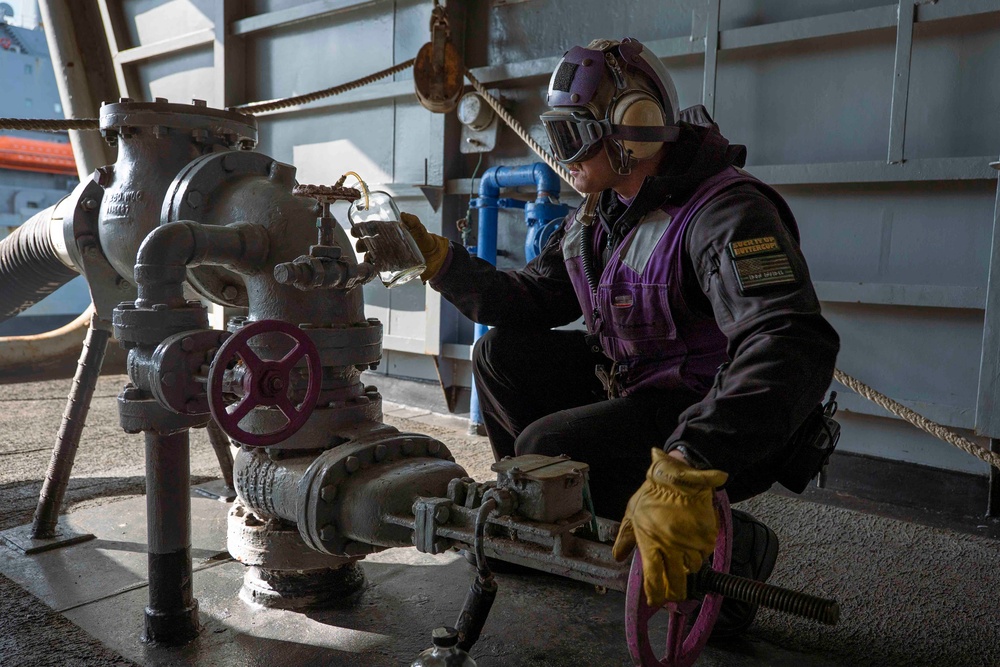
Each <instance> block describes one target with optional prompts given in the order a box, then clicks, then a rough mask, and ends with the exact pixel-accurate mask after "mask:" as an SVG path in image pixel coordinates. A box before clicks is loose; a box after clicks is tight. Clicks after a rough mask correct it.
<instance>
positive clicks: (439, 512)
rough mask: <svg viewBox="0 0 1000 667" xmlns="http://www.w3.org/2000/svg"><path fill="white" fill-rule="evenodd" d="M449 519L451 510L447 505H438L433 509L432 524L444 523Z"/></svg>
mask: <svg viewBox="0 0 1000 667" xmlns="http://www.w3.org/2000/svg"><path fill="white" fill-rule="evenodd" d="M450 518H451V509H450V508H449V507H448V506H447V505H438V506H437V507H435V508H434V523H445V522H446V521H447V520H448V519H450Z"/></svg>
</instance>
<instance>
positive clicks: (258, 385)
mask: <svg viewBox="0 0 1000 667" xmlns="http://www.w3.org/2000/svg"><path fill="white" fill-rule="evenodd" d="M273 333H280V334H284V335H286V336H288V337H289V338H291V339H292V340H294V341H295V345H294V346H293V347H292V349H291V351H290V352H288V354H286V355H285V356H284V357H283V358H281V359H279V360H278V361H271V360H268V359H261V358H260V357H259V356H258V355H257V353H256V352H254V351H253V350H252V349H251V348H250V345H249V342H250V339H251V338H253V337H255V336H259V335H261V334H273ZM237 357H239V358H240V359H242V360H243V364H244V365H245V366H246V372H245V374H244V375H243V398H242V399H240V400H239V401H238V402H236V403H233V404H230V405H229V406H227V404H226V402H225V400H224V399H223V394H222V382H223V378H224V375H225V372H226V369H227V368H228V367H229V366H230V364H232V363H233V362H234V361H236V358H237ZM303 358H304V359H305V361H306V367H307V368H308V369H309V385H308V386H307V388H306V395H305V398H304V399H303V400H302V403H301V404H300V405H299V406H298V407H296V406H295V405H294V404H293V403H292V400H291V399H290V398H289V397H288V387H289V385H290V384H291V376H292V369H293V368H294V367H295V365H296V364H298V363H299V361H301V360H302V359H303ZM322 370H323V366H322V364H321V363H320V358H319V350H317V349H316V344H315V343H314V342H313V341H312V339H311V338H309V335H308V334H307V333H306V332H304V331H303V330H302V329H300V328H298V327H297V326H295V325H294V324H289V323H288V322H282V321H281V320H260V321H259V322H254V323H252V324H248V325H246V326H245V327H243V328H242V329H240V330H239V331H237V332H236V333H235V334H233V335H232V336H230V337H229V338H228V339H227V340H226V342H225V343H223V345H222V347H220V348H219V352H218V354H216V355H215V359H213V360H212V365H211V367H210V368H209V371H208V407H209V410H211V412H212V417H213V418H214V419H215V421H216V423H218V424H219V426H220V427H222V430H223V431H225V432H226V433H227V434H228V435H229V436H230V437H232V438H233V439H234V440H236V441H237V442H239V443H241V444H244V445H249V446H250V447H267V446H270V445H275V444H277V443H279V442H281V441H282V440H285V439H287V438H288V437H290V436H291V435H292V434H293V433H295V432H296V431H298V430H299V429H300V428H302V425H303V424H305V423H306V420H307V419H309V415H310V414H311V413H312V411H313V408H315V407H316V399H317V398H319V391H320V386H321V380H322ZM261 406H262V407H274V408H278V409H279V410H281V413H282V414H283V415H284V416H285V419H287V420H288V423H286V424H285V425H284V426H282V427H281V428H279V429H278V430H277V431H272V432H270V433H253V432H250V431H247V430H245V429H243V428H241V427H240V421H241V420H242V419H243V418H244V417H246V416H247V415H248V414H250V411H251V410H253V409H254V408H256V407H261ZM228 407H233V409H232V410H229V409H227V408H228Z"/></svg>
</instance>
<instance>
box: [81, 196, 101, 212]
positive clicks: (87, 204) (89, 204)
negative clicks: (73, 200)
mask: <svg viewBox="0 0 1000 667" xmlns="http://www.w3.org/2000/svg"><path fill="white" fill-rule="evenodd" d="M80 207H81V208H82V209H83V210H84V211H93V210H94V209H95V208H97V200H96V199H94V198H93V197H87V198H86V199H84V200H83V201H82V202H80Z"/></svg>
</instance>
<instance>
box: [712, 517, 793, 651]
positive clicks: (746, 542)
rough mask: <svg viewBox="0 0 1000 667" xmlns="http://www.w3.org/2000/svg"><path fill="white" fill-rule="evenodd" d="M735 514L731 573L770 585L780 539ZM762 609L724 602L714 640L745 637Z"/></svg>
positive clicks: (735, 601)
mask: <svg viewBox="0 0 1000 667" xmlns="http://www.w3.org/2000/svg"><path fill="white" fill-rule="evenodd" d="M732 514H733V557H732V561H731V564H730V567H729V573H730V574H733V575H735V576H738V577H745V578H747V579H754V580H756V581H761V582H763V581H767V578H768V577H770V576H771V572H772V570H774V563H775V561H776V560H777V559H778V536H777V535H775V534H774V531H773V530H771V529H770V528H768V527H767V526H765V525H764V524H763V523H761V522H760V521H758V520H757V519H755V518H753V517H752V516H750V515H749V514H747V513H746V512H741V511H740V510H732ZM759 606H760V605H756V604H748V603H746V602H740V601H739V600H733V599H732V598H725V599H724V600H723V602H722V608H721V609H720V610H719V618H718V619H717V620H716V621H715V627H714V628H713V629H712V636H711V638H712V639H726V638H730V637H736V636H737V635H740V634H742V633H743V632H744V631H745V630H746V629H747V628H748V627H750V624H751V623H752V622H753V619H754V617H755V616H756V615H757V609H758V607H759Z"/></svg>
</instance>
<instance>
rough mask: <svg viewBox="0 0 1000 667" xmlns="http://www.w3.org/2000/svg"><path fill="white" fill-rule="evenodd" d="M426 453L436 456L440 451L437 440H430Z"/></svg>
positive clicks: (439, 444)
mask: <svg viewBox="0 0 1000 667" xmlns="http://www.w3.org/2000/svg"><path fill="white" fill-rule="evenodd" d="M427 451H428V452H429V453H431V454H437V453H438V452H440V451H441V443H440V442H438V441H437V440H432V441H431V442H428V443H427Z"/></svg>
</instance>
